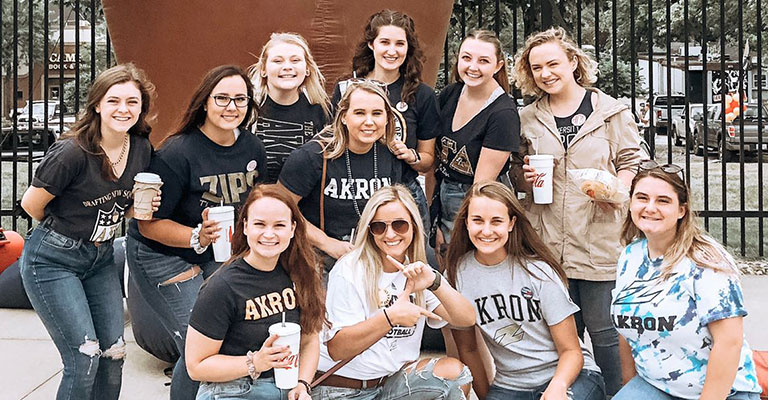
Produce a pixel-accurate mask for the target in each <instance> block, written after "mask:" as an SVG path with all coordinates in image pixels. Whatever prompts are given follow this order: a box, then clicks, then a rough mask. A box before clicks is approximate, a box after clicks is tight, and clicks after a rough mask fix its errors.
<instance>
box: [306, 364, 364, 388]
mask: <svg viewBox="0 0 768 400" xmlns="http://www.w3.org/2000/svg"><path fill="white" fill-rule="evenodd" d="M355 357H356V356H354V357H349V358H347V359H346V360H341V361H339V362H338V363H336V365H334V366H333V368H331V369H329V370H328V371H326V372H325V373H324V374H322V375H320V377H319V378H317V379H315V380H314V381H312V384H310V385H309V386H311V387H313V388H314V387H316V386H319V385H320V384H322V383H323V381H324V380H325V379H326V378H328V377H329V376H331V375H333V374H334V373H335V372H336V371H338V370H339V369H340V368H341V367H343V366H345V365H347V363H349V362H350V361H352V359H353V358H355Z"/></svg>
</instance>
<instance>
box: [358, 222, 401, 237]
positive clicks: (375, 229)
mask: <svg viewBox="0 0 768 400" xmlns="http://www.w3.org/2000/svg"><path fill="white" fill-rule="evenodd" d="M389 226H392V229H393V230H394V231H395V232H396V233H399V234H401V235H402V234H404V233H406V232H408V229H410V227H411V223H410V222H408V221H406V220H404V219H396V220H394V221H392V222H384V221H373V222H371V223H370V224H369V225H368V229H370V230H371V233H372V234H374V235H376V236H379V235H383V234H384V232H386V231H387V227H389Z"/></svg>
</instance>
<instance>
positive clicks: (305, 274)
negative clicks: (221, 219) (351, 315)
mask: <svg viewBox="0 0 768 400" xmlns="http://www.w3.org/2000/svg"><path fill="white" fill-rule="evenodd" d="M232 254H233V255H232V258H231V259H230V260H229V261H227V262H226V263H225V264H224V266H222V267H221V269H220V270H219V271H218V272H217V273H215V274H214V275H212V276H211V278H210V279H208V280H207V281H206V282H205V284H204V285H203V287H202V288H201V289H200V295H199V296H198V298H197V302H196V303H195V308H194V309H193V310H192V316H191V317H190V319H189V330H188V332H187V347H186V361H187V368H188V369H189V374H190V376H192V378H194V379H196V380H200V381H202V382H204V383H202V384H201V385H200V390H199V391H198V393H197V399H198V400H214V399H222V398H227V399H245V400H282V399H284V398H286V397H287V399H288V400H309V399H310V397H309V392H310V390H311V389H310V387H309V383H308V382H312V379H313V377H314V375H315V368H316V367H317V357H318V354H319V351H320V341H319V338H318V333H319V332H320V330H321V329H322V327H323V324H324V322H325V299H324V298H323V295H324V288H323V283H322V280H321V278H320V274H319V273H318V270H317V268H316V264H315V254H314V251H313V250H312V246H310V245H309V241H308V240H307V222H306V220H304V218H302V217H301V214H300V213H299V209H298V206H297V205H296V203H295V202H294V201H293V200H292V199H291V196H290V194H289V193H288V192H287V191H286V190H285V189H283V188H281V187H279V186H277V185H258V186H257V187H255V188H254V189H253V190H251V193H250V194H249V195H248V199H247V200H246V201H245V204H243V208H242V209H241V211H240V215H239V218H238V219H237V222H236V224H235V233H234V235H233V236H232ZM267 298H268V299H269V301H268V303H269V306H267V307H264V306H263V304H262V303H260V302H259V300H260V299H267ZM281 310H282V311H284V315H281ZM281 317H284V319H282V318H281ZM281 320H283V321H287V322H291V323H295V324H299V326H301V339H300V347H299V353H298V363H297V364H298V365H297V367H298V369H299V372H298V376H299V378H298V379H300V382H299V383H298V384H297V385H296V387H294V388H292V389H291V390H290V391H287V390H286V391H281V390H280V389H279V388H278V387H277V386H275V378H274V369H275V368H286V367H289V368H290V365H291V363H292V362H293V361H295V359H294V358H293V357H290V356H291V352H290V350H289V349H288V348H287V346H278V345H275V340H276V339H277V338H278V336H277V335H270V334H269V327H270V326H271V325H273V324H276V323H277V324H279V323H280V321H281ZM286 392H287V393H286ZM286 395H287V396H286Z"/></svg>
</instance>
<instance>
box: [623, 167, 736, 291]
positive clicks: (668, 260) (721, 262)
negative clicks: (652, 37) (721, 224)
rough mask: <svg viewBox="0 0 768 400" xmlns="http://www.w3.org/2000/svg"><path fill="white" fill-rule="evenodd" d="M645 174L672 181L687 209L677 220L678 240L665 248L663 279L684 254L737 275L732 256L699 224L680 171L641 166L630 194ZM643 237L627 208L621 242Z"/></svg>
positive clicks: (662, 266)
mask: <svg viewBox="0 0 768 400" xmlns="http://www.w3.org/2000/svg"><path fill="white" fill-rule="evenodd" d="M644 178H656V179H660V180H662V181H664V182H666V183H668V184H670V186H672V188H673V190H674V192H675V194H676V195H677V199H678V201H679V203H680V206H681V207H683V209H684V210H685V214H684V215H683V217H682V218H680V219H678V220H677V228H676V234H675V241H674V242H672V245H670V246H669V247H668V248H667V250H666V251H665V252H664V260H663V261H662V263H661V270H662V272H661V277H662V279H667V278H669V277H670V276H671V275H672V270H673V269H674V267H675V265H677V264H678V263H679V262H680V261H681V260H682V259H683V258H685V257H688V258H690V259H691V261H693V262H694V263H695V264H696V265H698V266H699V267H701V268H710V269H713V270H715V271H719V272H725V273H730V274H737V275H738V273H739V269H738V267H737V266H736V261H735V260H734V259H733V256H731V254H730V253H728V251H727V250H725V248H724V247H723V246H722V245H721V244H720V243H718V242H717V241H716V240H715V239H714V238H713V237H711V236H709V235H708V234H707V233H706V232H704V231H703V230H702V229H701V227H699V224H698V222H697V221H696V215H695V213H694V212H693V210H691V203H690V201H689V194H690V190H689V189H688V185H686V184H685V181H683V179H682V178H681V177H680V176H679V175H678V174H677V173H668V172H664V171H663V170H662V169H661V168H658V167H657V168H653V169H647V170H643V169H641V170H640V171H638V173H637V175H635V178H634V179H632V188H631V189H630V192H629V194H630V198H631V196H632V195H634V193H635V186H636V185H637V183H638V182H639V181H640V180H641V179H644ZM631 201H632V200H630V202H631ZM642 238H645V234H644V233H643V232H642V231H641V230H640V229H638V228H637V226H636V225H635V223H634V222H633V221H632V214H631V212H627V218H626V219H625V220H624V224H623V226H622V229H621V241H622V243H623V244H624V245H628V244H629V243H632V242H633V241H635V240H637V239H642Z"/></svg>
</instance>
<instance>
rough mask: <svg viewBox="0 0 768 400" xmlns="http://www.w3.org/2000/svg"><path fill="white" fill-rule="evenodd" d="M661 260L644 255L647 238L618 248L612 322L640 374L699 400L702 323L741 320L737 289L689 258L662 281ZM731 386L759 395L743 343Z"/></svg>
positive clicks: (704, 352) (705, 337) (705, 338)
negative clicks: (628, 346) (623, 340)
mask: <svg viewBox="0 0 768 400" xmlns="http://www.w3.org/2000/svg"><path fill="white" fill-rule="evenodd" d="M661 263H662V259H661V258H658V259H656V260H651V259H649V258H648V242H647V240H645V239H642V240H638V241H636V242H634V243H632V244H630V245H629V246H627V247H626V248H625V249H624V252H623V253H622V254H621V256H620V258H619V263H618V271H617V277H616V288H615V289H614V290H613V292H612V295H613V296H612V297H613V298H612V305H611V318H612V319H613V324H614V325H615V326H616V329H617V330H618V331H619V333H620V334H621V335H622V336H624V338H625V339H627V342H628V343H629V345H630V347H631V348H632V357H633V358H634V360H635V368H636V369H637V373H638V375H640V377H642V378H643V379H645V380H646V381H647V382H648V383H650V384H651V385H653V386H655V387H657V388H658V389H660V390H662V391H664V392H666V393H669V394H670V395H672V396H676V397H681V398H684V399H698V398H699V396H700V395H701V390H702V388H703V387H704V380H705V378H706V373H707V360H708V359H709V353H710V351H711V350H712V335H711V334H710V332H709V329H708V328H707V324H709V323H710V322H713V321H718V320H721V319H725V318H732V317H742V316H745V315H747V311H746V309H745V308H744V299H743V297H742V293H741V286H740V285H739V281H738V279H737V277H736V276H733V275H729V274H726V273H722V272H716V271H714V270H712V269H709V268H699V267H698V266H696V264H694V263H693V261H691V260H690V259H688V258H684V259H683V260H682V261H680V262H679V263H678V264H677V265H676V266H675V267H674V270H673V274H672V275H671V276H670V277H669V278H668V279H666V280H662V279H660V276H661ZM732 389H733V390H734V391H740V392H758V393H759V392H760V388H759V386H758V384H757V375H756V372H755V365H754V363H753V360H752V351H751V350H750V349H749V346H748V344H747V342H746V340H744V342H743V345H742V347H741V356H740V359H739V368H738V371H737V373H736V379H735V380H734V382H733V387H732Z"/></svg>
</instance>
